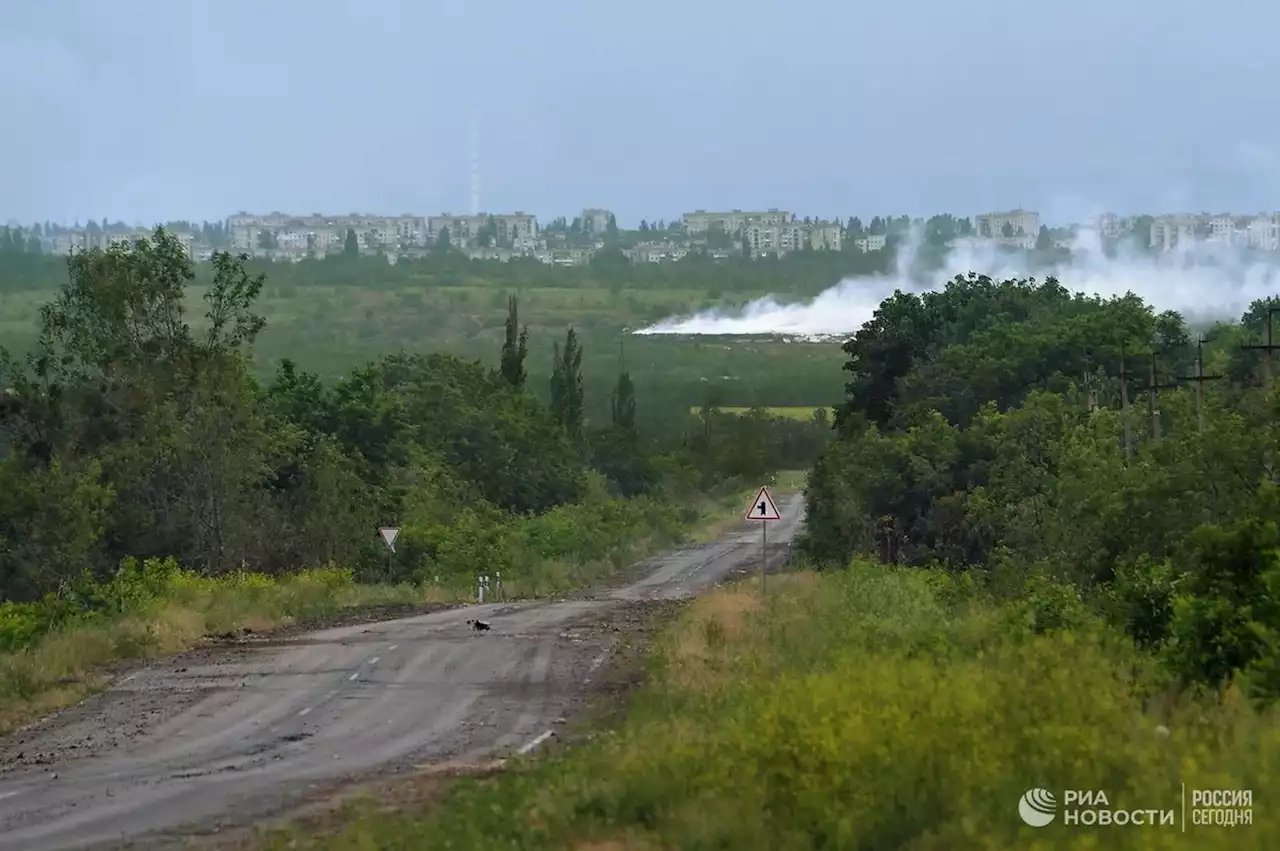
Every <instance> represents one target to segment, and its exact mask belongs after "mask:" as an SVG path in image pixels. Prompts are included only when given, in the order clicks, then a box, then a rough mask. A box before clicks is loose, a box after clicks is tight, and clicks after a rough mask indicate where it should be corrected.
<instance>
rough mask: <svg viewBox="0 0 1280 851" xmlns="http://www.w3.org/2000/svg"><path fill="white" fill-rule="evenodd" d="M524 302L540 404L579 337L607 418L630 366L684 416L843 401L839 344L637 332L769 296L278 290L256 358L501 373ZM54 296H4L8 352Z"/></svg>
mask: <svg viewBox="0 0 1280 851" xmlns="http://www.w3.org/2000/svg"><path fill="white" fill-rule="evenodd" d="M204 292H205V290H204V289H203V288H202V287H192V288H191V290H190V295H191V299H190V310H191V314H192V315H191V316H190V321H191V324H192V325H193V326H194V327H197V328H198V327H200V325H201V324H202V318H203V307H204V304H203V296H204ZM513 293H514V294H517V295H518V297H519V300H520V319H521V322H522V324H527V325H528V327H529V347H530V354H529V361H528V369H529V372H530V375H531V377H532V382H531V384H530V386H531V388H532V389H533V390H534V391H535V392H537V393H540V394H541V393H543V392H544V391H545V389H546V388H545V385H546V380H547V379H548V378H549V376H550V365H551V357H552V355H551V352H552V344H553V343H554V342H557V341H560V340H562V339H563V337H564V333H565V331H566V330H567V329H568V327H569V326H570V325H572V326H573V327H574V328H575V329H576V330H577V332H578V334H579V337H580V339H581V340H582V342H583V345H584V348H585V358H584V361H583V375H584V380H585V382H586V387H587V393H588V397H589V398H588V404H589V405H594V406H595V407H596V408H598V409H599V408H602V406H603V405H604V404H605V400H606V398H607V391H608V389H609V387H610V385H611V384H612V382H613V381H614V380H615V379H616V377H617V373H618V370H619V367H620V366H621V365H623V364H625V366H626V368H627V369H628V370H630V371H631V373H632V377H633V379H634V381H635V382H636V387H637V392H638V393H639V394H640V396H641V398H645V399H648V400H650V401H651V402H652V401H654V400H657V401H660V402H662V403H664V404H666V403H669V404H672V405H679V406H681V407H688V406H691V405H697V404H701V403H702V402H703V401H705V400H706V399H707V398H708V396H709V395H711V396H715V397H716V399H717V400H718V401H719V402H721V403H722V404H724V405H731V406H750V405H754V404H761V405H770V406H782V407H785V408H791V407H795V406H808V408H809V410H810V411H811V410H812V406H813V405H815V404H819V403H821V402H822V401H824V400H829V399H838V398H840V397H841V396H842V395H843V381H844V378H843V374H842V373H841V371H840V367H841V365H842V364H843V362H844V359H845V358H844V355H843V353H842V352H841V351H840V348H839V346H838V345H837V344H832V343H820V344H805V343H783V342H781V341H772V340H768V339H763V338H762V339H752V340H745V341H744V340H728V339H720V338H710V337H709V338H703V339H697V338H687V337H686V338H679V339H675V338H668V337H654V336H635V335H632V334H630V333H628V332H627V330H626V329H630V330H634V329H637V328H641V327H644V326H645V325H647V324H652V323H653V322H656V321H658V320H661V319H665V318H667V317H670V316H673V315H678V314H687V313H691V312H694V311H697V310H702V309H706V308H709V307H721V308H726V307H732V306H734V305H735V304H742V303H745V302H747V301H749V300H751V299H753V298H757V297H759V296H763V295H766V294H767V293H766V292H763V291H761V292H738V293H734V294H733V297H732V298H731V299H730V298H717V299H712V298H709V297H708V296H707V294H706V293H704V292H699V291H697V290H690V289H626V288H623V289H617V288H615V289H605V288H568V287H565V288H557V287H542V288H524V289H520V290H515V289H508V288H504V287H500V286H490V285H485V284H484V283H483V282H472V284H471V285H469V286H433V287H429V288H414V287H409V286H403V285H401V286H398V287H394V288H372V287H371V288H359V287H352V286H326V285H321V284H314V285H307V286H298V285H296V284H286V285H273V284H272V283H271V282H270V280H268V283H267V285H266V286H265V287H264V288H263V292H262V294H261V296H260V297H259V301H258V307H257V309H258V310H259V311H260V312H261V314H262V315H263V316H265V317H266V319H267V327H266V329H265V330H264V331H263V333H262V334H261V335H260V337H259V339H258V343H257V347H256V349H257V355H258V366H259V371H260V372H261V373H262V374H264V375H270V374H272V373H274V371H275V369H276V367H277V366H278V364H279V363H280V361H281V360H282V359H284V358H291V359H293V360H294V361H296V362H298V363H299V364H301V365H302V366H303V367H304V368H305V369H308V370H311V371H314V372H317V373H319V374H321V375H322V376H325V377H329V378H334V377H337V376H339V375H343V374H345V373H346V372H347V371H349V370H350V369H351V368H352V367H353V366H356V365H358V364H360V363H363V362H366V361H368V360H372V359H374V358H377V357H380V356H382V355H384V354H386V353H388V352H391V351H396V350H399V349H400V348H402V347H403V348H404V349H406V350H408V351H411V352H433V351H445V352H449V353H452V354H456V355H459V356H461V357H464V358H467V359H473V358H474V359H480V360H483V361H484V362H486V363H496V361H497V357H498V353H499V351H500V350H501V346H502V340H503V334H504V322H505V320H506V310H507V298H508V295H509V294H513ZM55 296H56V293H55V292H54V291H52V290H48V291H13V292H2V293H0V340H3V341H4V345H5V346H6V347H8V348H10V349H12V350H17V351H22V350H24V349H25V348H26V347H28V346H30V345H31V344H32V343H33V342H34V340H35V330H36V323H37V319H38V316H39V309H40V305H42V304H44V303H46V302H48V301H51V300H52V299H53V298H54V297H55ZM805 416H806V417H807V416H808V415H807V414H806V415H805Z"/></svg>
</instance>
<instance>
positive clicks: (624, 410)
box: [610, 372, 636, 437]
mask: <svg viewBox="0 0 1280 851" xmlns="http://www.w3.org/2000/svg"><path fill="white" fill-rule="evenodd" d="M610 408H611V414H612V417H611V419H612V421H613V424H614V425H615V426H617V427H618V428H619V429H621V430H622V431H623V432H624V433H625V434H627V435H629V436H631V437H634V436H635V431H636V386H635V384H634V383H633V382H632V380H631V374H630V373H627V372H622V373H619V375H618V384H617V386H616V387H615V388H614V391H613V394H612V399H611V400H610Z"/></svg>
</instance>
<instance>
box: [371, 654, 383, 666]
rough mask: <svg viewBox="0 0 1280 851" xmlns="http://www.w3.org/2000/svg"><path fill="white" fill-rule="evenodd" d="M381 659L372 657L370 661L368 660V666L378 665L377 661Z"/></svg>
mask: <svg viewBox="0 0 1280 851" xmlns="http://www.w3.org/2000/svg"><path fill="white" fill-rule="evenodd" d="M381 658H382V657H381V656H374V657H373V658H372V659H370V660H369V664H370V665H376V664H378V660H379V659H381Z"/></svg>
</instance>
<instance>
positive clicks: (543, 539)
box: [393, 474, 691, 586]
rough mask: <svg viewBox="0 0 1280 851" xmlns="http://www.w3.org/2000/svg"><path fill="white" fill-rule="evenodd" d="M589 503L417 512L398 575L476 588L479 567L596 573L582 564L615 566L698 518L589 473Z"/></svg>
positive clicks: (522, 578)
mask: <svg viewBox="0 0 1280 851" xmlns="http://www.w3.org/2000/svg"><path fill="white" fill-rule="evenodd" d="M587 491H588V492H587V494H586V496H585V497H584V500H583V501H582V502H575V503H569V504H565V505H559V506H557V507H555V508H552V509H550V510H548V511H545V512H543V513H541V514H536V515H525V516H519V515H513V514H508V513H506V512H503V511H501V510H499V509H497V508H495V507H494V506H492V505H489V504H488V503H487V502H485V501H484V500H482V499H477V500H476V501H475V502H474V503H471V504H468V505H467V506H465V507H463V508H462V509H461V510H458V511H457V512H456V513H455V514H454V515H453V517H452V518H451V519H449V520H448V521H435V520H432V519H430V518H428V517H423V516H422V515H421V514H419V515H418V517H417V519H415V520H414V521H412V522H410V523H409V524H408V525H406V527H405V528H404V529H403V530H402V531H401V539H402V540H403V541H404V544H403V546H402V547H401V548H400V549H401V550H402V554H400V553H398V554H397V557H396V560H397V561H398V563H399V565H401V566H398V567H396V568H395V569H394V572H393V576H394V577H395V578H404V579H407V580H409V581H414V582H430V581H434V580H435V579H436V578H437V577H439V579H440V581H441V582H442V583H451V584H454V585H458V584H464V585H467V586H469V585H470V583H472V582H473V581H474V579H475V576H476V575H477V574H480V573H488V574H492V573H494V572H502V574H503V580H504V584H507V585H508V586H509V585H510V584H511V583H512V582H516V583H520V582H526V581H533V582H534V583H535V584H537V580H538V577H539V574H540V572H541V571H543V570H544V569H545V568H547V567H550V566H552V565H558V566H560V567H562V568H565V569H566V570H567V571H568V572H569V573H568V574H566V575H565V576H564V577H563V578H564V579H565V580H566V581H567V580H570V579H575V578H576V579H583V580H585V579H589V578H590V576H584V575H582V571H583V570H592V572H594V571H593V569H594V568H603V567H616V566H618V565H619V564H621V563H625V562H626V561H628V560H629V559H630V558H631V556H632V554H633V553H636V552H639V551H641V550H644V549H647V548H648V547H650V546H652V545H655V544H656V545H664V544H668V543H672V542H675V541H677V540H679V539H680V537H681V536H682V535H683V533H684V530H685V526H686V524H687V523H688V522H689V520H690V519H691V518H690V517H689V516H688V514H687V512H685V511H684V510H683V509H682V508H681V507H680V506H678V505H677V504H675V503H673V502H669V501H666V500H664V499H661V498H658V497H648V496H640V497H634V498H631V499H620V498H616V497H611V496H610V495H609V494H608V491H607V485H606V484H605V482H604V479H603V477H602V476H599V475H598V474H591V475H590V476H589V477H588V483H587ZM574 573H576V574H577V575H576V576H571V575H569V574H574Z"/></svg>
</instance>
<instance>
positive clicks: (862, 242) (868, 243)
mask: <svg viewBox="0 0 1280 851" xmlns="http://www.w3.org/2000/svg"><path fill="white" fill-rule="evenodd" d="M886 240H887V237H886V236H885V235H884V234H882V233H868V234H864V235H862V236H858V237H854V240H853V247H854V248H856V249H858V250H859V251H880V250H881V249H883V248H884V246H885V242H886Z"/></svg>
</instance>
